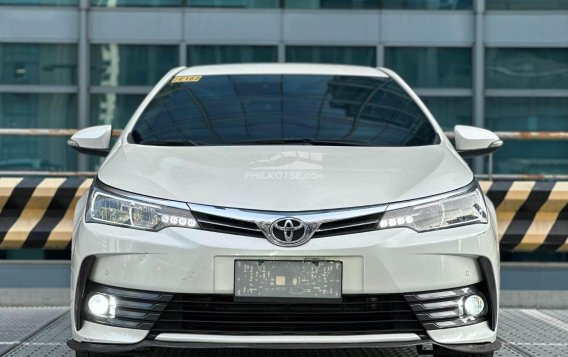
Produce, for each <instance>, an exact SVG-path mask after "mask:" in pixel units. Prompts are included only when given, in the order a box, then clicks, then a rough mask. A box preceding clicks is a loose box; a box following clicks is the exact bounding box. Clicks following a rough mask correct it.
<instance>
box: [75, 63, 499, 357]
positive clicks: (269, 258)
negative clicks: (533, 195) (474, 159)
mask: <svg viewBox="0 0 568 357" xmlns="http://www.w3.org/2000/svg"><path fill="white" fill-rule="evenodd" d="M454 136H455V143H454V145H455V147H454V145H453V144H452V142H450V140H449V139H448V138H447V137H446V136H445V135H444V132H443V131H442V130H441V128H440V126H439V125H438V124H437V123H436V121H435V119H434V117H433V116H432V114H431V113H430V112H429V111H428V109H427V108H426V107H425V105H424V104H423V103H422V101H421V100H420V99H419V98H418V96H417V95H416V94H415V93H414V92H413V91H412V90H411V89H410V88H409V87H408V85H406V84H405V83H404V81H403V80H402V79H401V78H399V77H398V76H397V75H396V74H395V73H393V72H392V71H390V70H387V69H382V68H379V69H375V68H367V67H356V66H340V65H304V64H296V65H293V64H254V65H253V64H249V65H218V66H202V67H192V68H177V69H174V70H172V71H170V72H169V73H167V74H166V75H165V76H164V77H163V78H162V80H161V81H160V82H159V83H158V84H157V85H156V87H155V88H154V89H153V90H152V91H151V92H150V93H149V94H148V96H147V97H146V98H145V99H144V101H143V102H142V103H141V105H140V107H139V108H138V109H137V110H136V112H135V113H134V114H133V116H132V118H131V120H130V121H129V123H128V124H127V125H126V127H125V128H124V130H123V132H122V135H121V136H120V137H119V138H118V139H117V141H116V142H115V143H114V145H113V147H112V149H110V141H111V127H110V126H108V125H106V126H98V127H91V128H87V129H84V130H81V131H79V132H78V133H77V134H75V135H74V136H73V137H72V138H71V139H70V140H69V145H71V146H73V147H74V148H76V149H77V150H79V151H80V152H83V153H87V154H97V155H102V156H106V159H105V160H104V162H103V163H102V165H101V166H100V169H99V170H98V174H97V176H96V178H95V179H94V181H93V184H92V186H91V188H90V190H89V192H88V194H86V195H85V196H84V197H83V198H82V199H81V200H80V201H79V203H78V204H77V209H76V213H75V219H74V233H73V247H72V255H73V257H72V309H71V312H72V313H71V317H72V339H71V340H70V341H69V345H70V347H71V348H73V349H74V350H75V351H76V353H77V355H78V356H90V355H92V354H93V353H102V352H108V353H117V352H123V351H135V350H140V349H148V348H152V347H184V348H279V349H282V348H355V347H368V348H380V347H393V346H410V345H414V346H417V349H418V351H419V352H420V353H430V354H434V355H435V356H439V355H453V356H492V355H493V351H495V350H496V349H498V348H499V346H500V345H499V342H498V341H497V340H496V329H497V317H498V295H499V294H498V284H499V260H498V259H499V258H498V255H499V252H498V250H499V247H498V240H497V234H496V229H495V228H496V219H495V210H494V208H493V205H492V204H491V202H489V201H488V200H487V198H486V197H485V196H484V195H483V193H482V191H481V190H480V187H479V185H478V183H477V181H476V180H475V178H474V176H473V174H472V172H471V171H470V169H469V168H468V166H467V164H466V163H465V161H464V160H463V159H462V157H465V156H472V155H482V154H486V153H489V152H491V151H493V150H495V149H496V148H498V147H499V146H500V145H501V144H502V142H501V141H500V140H499V138H498V137H497V136H496V135H495V134H493V133H491V132H489V131H487V130H484V129H479V128H474V127H468V126H456V128H455V130H454Z"/></svg>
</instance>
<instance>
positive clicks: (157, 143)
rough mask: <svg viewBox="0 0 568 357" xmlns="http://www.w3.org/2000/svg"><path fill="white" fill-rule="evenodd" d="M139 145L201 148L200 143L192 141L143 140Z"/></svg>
mask: <svg viewBox="0 0 568 357" xmlns="http://www.w3.org/2000/svg"><path fill="white" fill-rule="evenodd" d="M137 144H140V145H155V146H199V144H198V143H196V142H195V141H191V140H142V141H140V142H138V143H137Z"/></svg>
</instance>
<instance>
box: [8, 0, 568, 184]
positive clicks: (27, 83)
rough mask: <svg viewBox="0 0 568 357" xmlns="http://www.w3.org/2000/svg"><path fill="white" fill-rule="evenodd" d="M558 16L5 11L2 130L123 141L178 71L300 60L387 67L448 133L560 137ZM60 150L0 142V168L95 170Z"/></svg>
mask: <svg viewBox="0 0 568 357" xmlns="http://www.w3.org/2000/svg"><path fill="white" fill-rule="evenodd" d="M567 4H568V2H567V1H564V0H510V1H509V0H486V1H483V0H479V1H474V0H18V1H15V0H0V61H1V65H0V126H1V127H2V128H80V127H86V126H89V125H101V124H112V125H113V127H115V128H117V129H120V128H123V127H124V125H125V124H126V123H127V122H128V120H129V119H130V117H131V115H132V114H133V112H134V111H135V109H136V108H137V106H138V105H139V104H140V102H141V101H142V100H143V98H144V96H145V95H146V94H147V93H148V91H149V90H150V89H151V88H152V86H153V85H154V84H155V83H156V82H157V81H158V80H159V79H160V78H161V76H162V75H163V74H164V73H166V72H167V71H168V70H169V69H171V68H173V67H177V66H193V65H205V64H219V63H243V62H309V63H342V64H355V65H362V66H372V67H376V66H385V67H388V68H392V69H393V70H395V71H396V72H397V73H399V74H400V75H401V76H402V77H403V78H404V79H405V80H406V81H407V82H408V83H409V84H410V85H411V86H412V87H413V88H414V89H415V90H416V91H417V93H418V94H419V95H420V97H421V98H422V99H423V100H424V102H425V103H426V104H427V105H428V107H429V108H430V110H431V111H432V113H433V114H434V116H435V117H436V118H437V120H438V121H439V123H440V124H441V126H442V127H443V128H444V130H448V131H451V130H452V128H453V126H454V125H456V124H471V125H479V126H484V127H487V128H489V129H492V130H495V131H558V130H560V131H568V43H567V42H566V39H565V36H563V34H566V33H567V32H566V31H568V25H567V24H566V22H565V20H563V19H558V18H557V12H558V11H559V10H568V5H567ZM553 10H554V11H553ZM534 11H538V13H536V14H535V13H534ZM22 14H25V16H22ZM16 15H18V16H16ZM480 17H481V20H482V21H476V19H479V18H480ZM43 18H49V19H50V20H49V21H48V22H46V21H43V22H42V21H41V19H43ZM505 20H506V21H505ZM10 21H12V22H10ZM433 24H436V26H434V25H433ZM476 24H477V25H476ZM479 24H481V26H482V28H481V29H479V28H477V27H476V26H479ZM16 25H17V26H16ZM14 28H20V29H24V30H21V31H20V30H17V31H12V30H11V29H14ZM563 29H564V30H565V31H564V32H563V31H562V30H563ZM10 31H11V32H10ZM3 33H4V34H3ZM65 141H66V139H65V138H47V137H46V138H37V137H35V138H32V137H10V136H0V150H2V151H1V152H2V154H3V155H2V156H1V159H0V170H3V171H10V170H13V171H16V170H18V171H19V170H25V171H28V170H38V171H45V170H49V171H76V170H81V171H84V170H95V169H96V167H97V165H98V162H99V160H98V159H85V158H81V157H80V156H79V155H77V154H75V153H74V152H72V151H71V150H69V149H68V148H67V147H66V145H65ZM567 149H568V141H564V142H563V141H520V140H519V141H507V142H506V143H505V146H504V147H503V148H502V149H501V150H499V151H498V152H497V153H496V154H495V155H494V165H493V172H494V173H495V174H568V158H567V157H565V155H564V153H565V152H568V150H567ZM476 171H477V173H484V172H486V171H487V168H486V166H485V165H482V164H478V166H476Z"/></svg>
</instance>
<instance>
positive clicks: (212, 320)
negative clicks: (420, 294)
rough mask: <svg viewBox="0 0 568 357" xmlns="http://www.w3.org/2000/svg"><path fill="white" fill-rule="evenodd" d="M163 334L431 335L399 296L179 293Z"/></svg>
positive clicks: (157, 328) (158, 328)
mask: <svg viewBox="0 0 568 357" xmlns="http://www.w3.org/2000/svg"><path fill="white" fill-rule="evenodd" d="M160 333H198V334H227V335H295V334H298V335H348V334H377V333H416V334H418V335H424V334H425V331H424V328H423V327H422V325H421V324H420V322H419V321H418V320H417V318H416V316H415V314H414V313H413V311H412V309H411V308H410V306H409V305H408V303H407V302H406V300H405V299H404V297H403V296H402V295H399V294H387V295H344V296H343V299H342V302H340V303H301V304H298V303H295V304H294V303H275V302H271V303H265V302H235V301H233V296H232V295H202V294H174V296H173V298H172V300H171V301H170V302H169V303H168V305H167V306H166V308H165V309H164V310H163V312H162V313H161V315H160V318H159V319H158V320H157V321H156V323H155V324H154V326H153V328H152V329H151V331H150V334H149V338H154V337H156V336H157V335H159V334H160Z"/></svg>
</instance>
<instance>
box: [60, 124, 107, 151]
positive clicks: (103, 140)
mask: <svg viewBox="0 0 568 357" xmlns="http://www.w3.org/2000/svg"><path fill="white" fill-rule="evenodd" d="M111 133H112V127H111V126H110V125H99V126H92V127H89V128H85V129H81V130H79V131H78V132H76V133H75V134H73V136H71V138H70V139H69V140H67V145H69V146H70V147H72V148H73V149H75V150H77V151H78V152H80V153H82V154H87V155H96V156H107V155H108V153H109V152H110V136H111Z"/></svg>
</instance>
